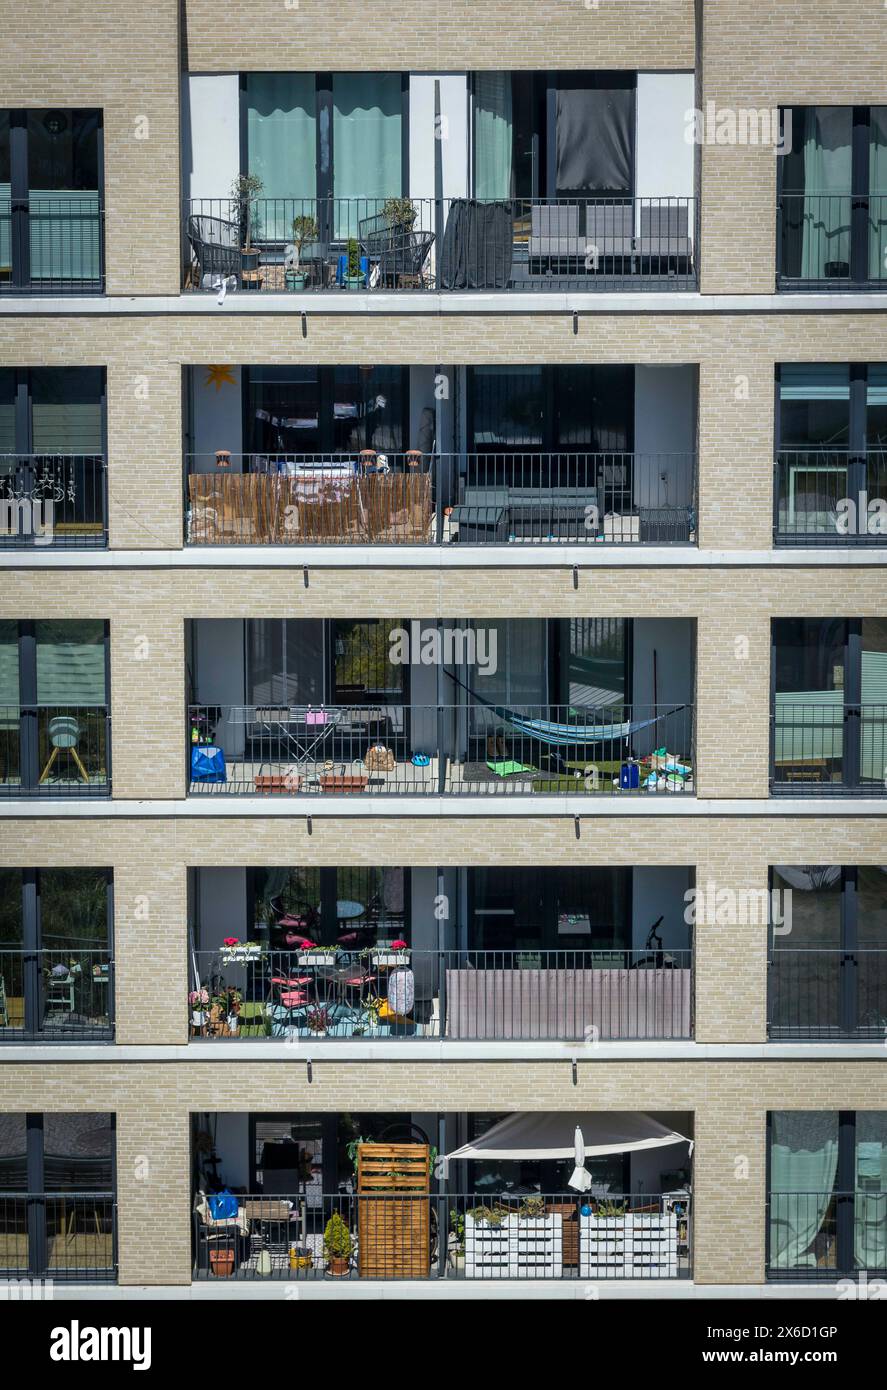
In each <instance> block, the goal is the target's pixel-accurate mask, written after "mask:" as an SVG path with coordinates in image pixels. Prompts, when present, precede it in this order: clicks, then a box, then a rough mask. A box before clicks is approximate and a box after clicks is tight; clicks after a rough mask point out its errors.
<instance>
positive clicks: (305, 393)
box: [244, 367, 409, 459]
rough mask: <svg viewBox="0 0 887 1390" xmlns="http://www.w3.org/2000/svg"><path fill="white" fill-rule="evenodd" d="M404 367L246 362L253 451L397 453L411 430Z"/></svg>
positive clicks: (249, 443) (351, 454) (250, 447)
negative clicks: (279, 365)
mask: <svg viewBox="0 0 887 1390" xmlns="http://www.w3.org/2000/svg"><path fill="white" fill-rule="evenodd" d="M408 380H409V377H408V370H407V369H406V368H405V367H248V368H247V369H246V387H245V396H244V409H245V411H246V420H245V421H244V438H245V440H246V441H247V452H248V453H252V454H278V455H279V454H284V455H292V454H314V453H321V454H347V455H348V456H349V457H350V458H352V459H353V458H356V456H357V454H358V453H359V452H360V450H361V449H376V450H377V451H378V452H379V453H399V452H401V451H402V450H403V449H404V447H405V442H404V441H405V440H406V438H407V432H408V418H407V412H408V403H409V387H408Z"/></svg>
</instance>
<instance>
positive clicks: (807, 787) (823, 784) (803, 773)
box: [770, 690, 887, 796]
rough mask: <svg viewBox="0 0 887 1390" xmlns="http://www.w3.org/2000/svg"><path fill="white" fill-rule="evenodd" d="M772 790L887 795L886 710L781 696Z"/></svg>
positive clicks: (840, 696) (774, 727) (774, 729)
mask: <svg viewBox="0 0 887 1390" xmlns="http://www.w3.org/2000/svg"><path fill="white" fill-rule="evenodd" d="M770 725H771V779H770V787H771V791H773V792H775V793H781V794H787V793H790V794H791V795H792V796H802V795H808V796H884V795H885V794H887V705H882V704H877V705H875V704H849V703H848V704H845V703H844V692H843V691H842V690H837V691H833V692H831V698H828V696H827V695H826V694H824V695H823V696H822V697H821V698H820V699H817V700H809V699H807V697H806V695H805V694H799V695H793V694H785V693H779V694H777V696H776V710H775V713H774V714H773V715H772V716H771V720H770Z"/></svg>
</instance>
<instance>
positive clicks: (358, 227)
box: [184, 197, 697, 294]
mask: <svg viewBox="0 0 887 1390" xmlns="http://www.w3.org/2000/svg"><path fill="white" fill-rule="evenodd" d="M394 201H395V200H390V199H384V198H322V199H317V198H259V199H257V200H256V201H255V202H254V203H252V205H251V209H250V214H249V219H248V220H249V247H250V250H249V251H247V250H246V247H247V217H246V215H245V214H242V213H241V210H240V209H239V208H238V206H237V204H236V203H234V202H232V200H231V199H230V198H199V199H190V200H188V201H186V203H185V208H184V217H185V234H186V237H187V239H188V244H189V259H188V262H187V264H186V267H185V288H186V289H199V290H211V291H213V292H214V293H219V291H220V288H221V286H222V283H223V282H225V289H226V292H230V291H231V290H238V291H240V290H248V291H253V292H256V291H258V292H264V293H277V294H284V293H287V292H299V293H302V292H304V291H306V290H321V291H322V290H330V291H333V290H339V289H341V290H345V291H349V290H350V291H353V292H356V293H361V292H363V293H372V292H374V291H377V290H413V291H423V290H442V291H450V290H469V291H471V290H480V291H509V290H511V291H535V290H543V291H544V290H580V291H595V290H610V291H612V290H659V291H661V290H693V289H695V288H696V284H697V275H696V253H695V243H696V227H695V201H694V199H693V198H679V197H675V198H669V197H663V198H621V197H616V198H583V197H575V198H508V199H504V200H501V201H494V200H490V199H466V198H442V199H441V198H438V199H435V198H410V199H409V200H403V199H398V200H396V202H397V204H398V205H399V206H398V207H394ZM404 201H408V202H409V204H410V210H409V211H407V212H406V214H404V210H403V207H402V205H403V203H404ZM349 242H352V243H356V245H353V246H352V248H351V263H350V264H349Z"/></svg>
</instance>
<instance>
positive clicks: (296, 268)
mask: <svg viewBox="0 0 887 1390" xmlns="http://www.w3.org/2000/svg"><path fill="white" fill-rule="evenodd" d="M292 231H293V256H292V264H291V265H289V266H288V267H287V269H286V273H285V275H284V279H285V281H286V287H287V289H288V290H303V289H304V288H305V285H306V284H307V281H308V276H307V274H306V272H305V271H303V270H302V269H301V257H302V247H303V246H304V245H305V242H306V241H316V240H317V238H318V236H319V235H320V233H319V231H318V228H317V222H316V221H315V219H314V218H313V217H307V216H302V217H294V218H293V227H292Z"/></svg>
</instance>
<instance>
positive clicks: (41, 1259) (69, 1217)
mask: <svg viewBox="0 0 887 1390" xmlns="http://www.w3.org/2000/svg"><path fill="white" fill-rule="evenodd" d="M114 1129H115V1126H114V1116H113V1115H109V1114H102V1113H95V1114H80V1113H68V1112H65V1113H59V1114H45V1115H41V1114H27V1115H26V1114H15V1115H9V1114H7V1115H0V1184H2V1189H3V1191H4V1192H5V1193H7V1194H9V1195H7V1196H4V1197H0V1270H2V1271H3V1273H4V1274H6V1275H15V1276H18V1277H24V1276H28V1275H29V1276H33V1277H42V1276H46V1277H48V1278H51V1279H60V1280H75V1281H77V1282H85V1281H92V1280H95V1281H98V1282H108V1281H109V1280H112V1279H113V1278H114V1277H115V1273H116V1248H115V1240H116V1233H115V1221H114V1207H115V1191H116V1174H115V1137H114ZM18 1193H21V1194H22V1196H18V1195H16V1194H18ZM24 1194H28V1195H27V1196H25V1195H24Z"/></svg>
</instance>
